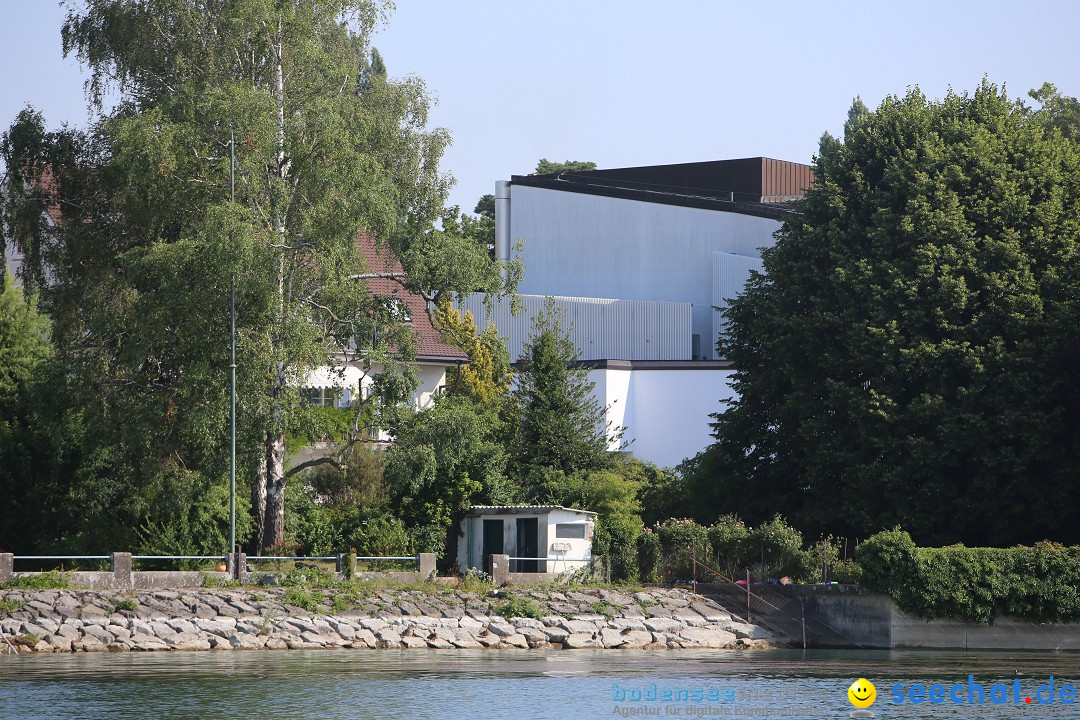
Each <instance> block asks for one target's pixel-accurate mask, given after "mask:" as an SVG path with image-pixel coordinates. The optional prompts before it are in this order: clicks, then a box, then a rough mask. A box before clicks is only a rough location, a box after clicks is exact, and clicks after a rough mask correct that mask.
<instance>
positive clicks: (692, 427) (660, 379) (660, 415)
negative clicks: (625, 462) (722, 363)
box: [589, 367, 735, 467]
mask: <svg viewBox="0 0 1080 720" xmlns="http://www.w3.org/2000/svg"><path fill="white" fill-rule="evenodd" d="M733 372H734V371H733V370H732V369H730V368H715V367H713V368H708V369H700V370H698V369H693V370H687V369H678V370H662V369H655V370H654V369H634V370H627V369H611V368H605V369H595V370H591V371H590V372H589V379H590V380H592V381H593V382H594V383H596V388H595V389H594V391H593V394H594V397H596V399H597V400H598V401H600V402H601V403H603V404H604V405H605V406H606V407H607V408H608V411H607V419H608V420H609V421H611V422H612V423H613V424H615V425H622V426H624V427H626V433H625V435H624V436H623V440H624V441H627V442H630V441H633V442H632V443H631V444H630V445H629V446H628V447H627V448H626V449H627V451H628V452H630V453H631V454H633V455H634V457H637V458H640V459H641V460H647V461H649V462H652V463H655V464H657V465H659V466H661V467H675V466H676V465H678V464H679V463H680V462H682V461H683V460H685V459H686V458H689V457H693V456H694V455H696V454H697V453H699V452H701V451H702V450H704V449H705V448H706V447H708V446H709V445H710V444H711V443H712V442H713V437H712V434H711V433H712V428H710V427H709V423H710V422H712V418H711V417H709V416H710V415H711V414H712V413H716V412H720V411H721V410H723V408H724V406H723V405H721V400H724V399H733V398H734V397H735V392H734V390H732V388H731V385H730V381H731V376H732V374H733Z"/></svg>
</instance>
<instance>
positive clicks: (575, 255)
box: [464, 157, 813, 466]
mask: <svg viewBox="0 0 1080 720" xmlns="http://www.w3.org/2000/svg"><path fill="white" fill-rule="evenodd" d="M812 182H813V175H812V173H811V170H810V167H809V166H808V165H803V164H799V163H791V162H786V161H782V160H774V159H772V158H762V157H758V158H744V159H739V160H720V161H713V162H701V163H685V164H678V165H659V166H648V167H632V168H616V169H609V170H594V171H589V172H567V173H559V174H554V175H528V176H513V177H512V178H511V179H510V180H509V181H500V182H498V183H496V191H495V223H496V238H495V247H496V255H497V257H500V258H511V257H516V258H518V259H520V260H521V261H522V262H523V264H524V266H525V273H524V277H523V280H522V283H521V286H520V288H519V291H520V292H521V293H523V295H524V298H525V301H526V302H525V309H526V312H525V313H523V314H521V315H519V316H516V317H511V316H509V315H508V313H507V312H506V311H505V310H504V309H503V308H501V307H499V306H497V307H496V309H495V311H494V313H493V319H494V320H495V323H496V327H497V328H499V330H500V332H501V333H502V334H504V335H506V336H507V338H508V340H509V346H510V347H509V349H510V351H511V357H512V358H513V357H516V355H515V351H516V350H517V349H518V348H519V347H520V346H521V344H522V341H521V340H520V338H522V337H526V338H527V337H528V332H529V329H530V328H531V326H532V318H533V317H534V316H535V314H536V312H537V310H536V308H537V307H542V303H541V302H540V301H539V300H538V299H543V298H544V297H547V296H554V301H555V304H556V307H557V308H558V309H559V310H560V311H561V312H563V313H564V315H565V316H566V317H567V319H568V320H569V324H570V325H571V339H572V340H573V341H574V344H575V347H576V348H577V350H578V352H579V353H580V359H581V360H582V361H585V362H586V363H587V364H589V365H590V366H591V369H590V379H592V380H593V382H594V383H596V390H595V392H596V396H597V399H598V400H600V401H601V403H603V404H604V405H605V406H606V407H607V408H608V418H607V419H608V421H610V422H611V423H612V424H613V425H617V426H622V427H625V428H626V433H625V436H624V439H626V440H628V441H632V442H631V444H630V445H629V446H628V447H627V450H628V451H629V452H631V453H633V454H634V455H635V456H637V457H639V458H641V459H644V460H648V461H651V462H655V463H657V464H658V465H662V466H673V465H676V464H678V463H679V462H681V461H682V460H683V459H685V458H687V457H691V456H693V455H694V454H696V453H697V452H699V451H701V450H702V449H704V448H705V447H706V446H707V445H708V443H709V442H710V431H709V422H710V421H711V418H710V415H711V414H712V413H716V412H719V411H720V410H722V409H723V405H722V401H724V400H727V399H731V398H732V397H734V392H733V391H732V389H731V387H730V382H729V381H730V377H731V374H732V372H733V371H732V368H731V366H730V363H727V362H726V360H725V358H723V357H721V355H720V353H719V352H718V350H717V340H718V339H719V337H720V335H721V334H722V332H723V316H722V315H721V314H720V313H719V312H717V308H725V307H727V306H728V304H729V301H730V300H731V299H732V298H734V297H736V296H737V295H738V294H739V293H740V292H741V291H742V289H743V288H744V287H745V285H746V281H747V280H748V279H749V278H750V277H751V273H753V272H763V270H764V266H763V265H762V261H761V251H762V249H764V248H767V247H770V246H772V245H773V243H774V242H775V239H774V237H773V236H774V233H775V232H776V231H777V230H779V229H780V228H781V226H782V225H783V222H784V220H785V218H787V217H789V216H790V215H791V214H792V212H793V211H792V209H791V207H790V204H789V203H790V202H791V201H792V200H795V199H798V198H800V197H802V195H803V193H804V191H805V189H806V188H808V187H809V186H810V185H811V184H812ZM481 301H482V298H469V299H467V300H466V301H465V303H464V304H465V305H466V306H467V307H469V309H472V310H473V311H474V314H475V315H477V317H483V316H484V313H483V310H482V307H481ZM474 306H475V307H474ZM534 306H535V307H534ZM500 323H501V324H500Z"/></svg>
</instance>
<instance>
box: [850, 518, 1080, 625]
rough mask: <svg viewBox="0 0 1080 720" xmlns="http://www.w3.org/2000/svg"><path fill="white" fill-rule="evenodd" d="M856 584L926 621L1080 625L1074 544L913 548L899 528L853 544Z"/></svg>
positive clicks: (1079, 557)
mask: <svg viewBox="0 0 1080 720" xmlns="http://www.w3.org/2000/svg"><path fill="white" fill-rule="evenodd" d="M855 556H856V559H857V560H858V563H859V565H860V567H861V568H862V585H863V586H864V587H866V588H867V589H869V590H873V591H875V592H881V593H884V594H886V595H888V596H889V597H891V598H892V599H893V600H894V601H895V602H896V604H897V605H898V606H899V607H900V609H901V610H904V611H905V612H911V613H914V614H917V615H920V616H922V617H925V618H954V619H958V620H964V621H967V622H974V623H984V624H989V623H992V622H993V621H994V619H995V618H996V617H999V616H1002V615H1007V616H1011V617H1015V618H1019V619H1022V620H1028V621H1030V622H1038V623H1043V622H1078V621H1080V547H1064V546H1062V545H1058V544H1056V543H1048V542H1045V543H1038V544H1037V545H1035V546H1034V547H1026V546H1018V547H1011V548H968V547H964V546H962V545H952V546H949V547H943V548H919V547H916V546H915V543H914V541H912V539H911V537H910V536H909V535H908V534H907V533H906V532H904V531H902V530H900V529H899V528H897V529H894V530H891V531H888V532H883V533H878V534H877V535H874V536H873V537H871V538H870V539H868V540H867V541H866V542H864V543H862V544H861V545H859V547H858V548H857V549H856V551H855Z"/></svg>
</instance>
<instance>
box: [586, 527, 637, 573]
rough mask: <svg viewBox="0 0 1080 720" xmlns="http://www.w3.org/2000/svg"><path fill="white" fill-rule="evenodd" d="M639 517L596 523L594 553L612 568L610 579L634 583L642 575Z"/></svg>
mask: <svg viewBox="0 0 1080 720" xmlns="http://www.w3.org/2000/svg"><path fill="white" fill-rule="evenodd" d="M641 530H642V528H641V519H640V518H639V517H638V516H637V515H612V516H608V517H599V518H597V520H596V533H595V536H594V538H593V552H594V553H595V554H596V555H597V557H600V558H603V559H604V561H605V562H606V563H607V567H608V575H609V576H608V580H611V581H616V582H618V581H624V580H634V579H636V578H637V575H638V563H637V541H638V536H639V535H640V534H641Z"/></svg>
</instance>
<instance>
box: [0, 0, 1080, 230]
mask: <svg viewBox="0 0 1080 720" xmlns="http://www.w3.org/2000/svg"><path fill="white" fill-rule="evenodd" d="M64 12H65V11H64V9H63V8H61V7H59V6H58V4H57V2H56V0H0V67H3V68H4V74H3V79H2V80H0V127H3V128H6V127H7V126H8V125H9V124H10V123H11V121H12V120H13V119H14V117H15V115H16V114H17V113H18V112H19V110H20V109H22V108H23V107H24V106H25V105H26V104H28V103H29V104H31V105H33V106H35V107H36V108H38V109H39V110H41V111H43V112H44V114H45V118H46V122H47V123H48V124H49V125H50V126H59V125H60V124H61V123H65V122H66V123H70V124H73V125H83V124H85V123H86V121H87V119H88V114H87V109H86V101H85V96H84V94H83V81H84V79H85V72H84V71H83V70H82V69H81V68H80V66H79V64H78V62H77V61H75V60H74V59H67V60H65V59H63V57H62V54H61V47H60V25H61V23H62V21H63V16H64ZM1078 21H1080V3H1076V2H1071V1H1067V0H1058V1H1057V2H1049V1H1047V0H1028V2H1024V3H1018V2H1015V0H1014V1H1013V2H1008V3H1006V2H999V1H997V0H982V1H979V2H973V1H969V0H937V1H936V2H927V1H924V0H908V1H906V2H902V3H900V2H892V3H884V2H872V1H870V0H859V1H856V0H852V1H850V2H849V1H841V0H814V1H810V0H803V1H801V2H797V1H795V0H771V1H770V2H767V3H766V2H754V1H753V0H740V1H739V2H733V1H728V0H724V1H720V0H714V1H712V2H707V1H705V0H701V1H693V0H670V1H669V2H657V1H656V0H653V2H639V1H637V0H574V1H569V0H531V1H525V0H501V1H495V0H399V2H398V3H397V7H396V10H395V11H394V12H393V14H392V15H391V17H390V19H389V21H388V23H387V24H386V25H385V26H383V27H382V28H380V30H379V32H378V33H377V35H376V36H375V38H374V44H375V46H376V47H377V48H378V49H379V51H380V52H381V53H382V55H383V57H384V59H385V61H386V64H387V68H388V70H389V73H390V75H391V76H395V77H402V76H406V75H414V76H418V77H420V78H422V79H423V80H424V81H425V82H426V84H427V87H428V89H429V91H430V92H431V94H432V96H433V97H434V98H435V99H436V100H437V104H436V105H435V106H434V107H433V109H432V112H431V114H430V121H431V124H432V126H439V127H444V128H447V129H448V130H449V131H450V133H451V135H452V136H453V145H452V146H451V147H450V148H449V149H448V150H447V152H446V154H445V155H444V159H443V163H442V167H443V170H444V171H445V172H448V173H449V174H451V175H452V176H453V177H454V178H456V184H455V186H454V188H453V190H452V193H451V197H450V204H456V205H460V206H461V207H462V209H464V210H467V211H471V210H472V209H473V206H474V205H475V204H476V200H477V199H478V198H479V197H480V196H481V195H483V194H484V193H491V192H493V191H494V184H495V181H496V180H500V179H509V177H510V176H511V175H514V174H526V173H528V172H531V171H532V170H533V168H534V167H535V166H536V162H537V161H538V160H539V159H540V158H548V159H549V160H555V161H562V160H592V161H593V162H596V163H597V165H598V166H599V167H601V168H604V167H626V166H633V165H652V164H665V163H679V162H698V161H704V160H720V159H726V158H740V157H753V156H759V155H764V156H767V157H773V158H779V159H782V160H791V161H795V162H810V160H811V158H812V156H813V153H814V152H815V150H816V148H817V144H818V140H819V139H820V137H821V134H822V133H823V132H824V131H829V132H831V133H833V134H834V135H840V134H841V133H842V128H843V122H844V118H845V117H846V114H847V110H848V108H849V107H850V105H851V101H852V99H853V98H855V97H856V96H859V97H861V98H862V100H863V101H864V102H865V103H866V104H867V105H868V106H870V107H871V108H874V107H876V106H877V105H878V104H879V103H880V102H881V101H882V99H884V98H885V97H886V96H888V95H897V94H903V93H905V92H906V91H907V89H908V88H910V87H913V86H916V85H917V86H919V88H920V89H921V90H922V91H923V92H924V93H925V94H926V95H927V96H928V97H930V98H941V97H943V96H944V95H945V94H946V93H947V92H948V91H949V88H953V89H954V90H956V91H958V92H960V91H970V90H972V89H974V88H975V87H976V86H977V85H978V84H979V82H980V81H981V80H982V78H983V77H984V76H986V77H987V78H989V80H990V81H991V82H994V83H996V84H999V85H1004V86H1005V87H1006V89H1007V90H1008V92H1009V94H1010V95H1011V96H1013V97H1021V98H1026V95H1027V91H1028V90H1030V89H1031V88H1037V87H1039V86H1041V85H1042V84H1043V83H1044V82H1052V83H1054V84H1055V85H1057V86H1058V89H1059V90H1061V92H1063V93H1064V94H1066V95H1071V96H1080V69H1078V68H1080V65H1078V64H1077V59H1076V52H1075V47H1076V40H1075V34H1076V28H1077V27H1078V25H1080V22H1078Z"/></svg>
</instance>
